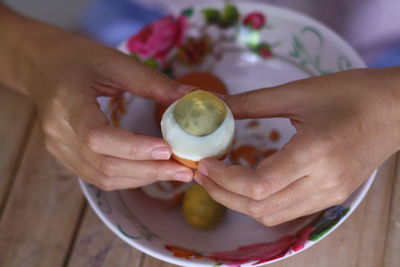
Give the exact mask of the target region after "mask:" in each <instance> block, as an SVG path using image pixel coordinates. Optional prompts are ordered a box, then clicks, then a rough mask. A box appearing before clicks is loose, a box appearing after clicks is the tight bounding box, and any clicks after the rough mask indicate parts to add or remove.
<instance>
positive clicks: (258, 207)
mask: <svg viewBox="0 0 400 267" xmlns="http://www.w3.org/2000/svg"><path fill="white" fill-rule="evenodd" d="M263 211H264V210H263V206H262V204H261V203H260V202H259V201H249V202H248V204H247V214H248V215H250V216H251V217H253V218H259V217H260V215H261V213H262V212H263Z"/></svg>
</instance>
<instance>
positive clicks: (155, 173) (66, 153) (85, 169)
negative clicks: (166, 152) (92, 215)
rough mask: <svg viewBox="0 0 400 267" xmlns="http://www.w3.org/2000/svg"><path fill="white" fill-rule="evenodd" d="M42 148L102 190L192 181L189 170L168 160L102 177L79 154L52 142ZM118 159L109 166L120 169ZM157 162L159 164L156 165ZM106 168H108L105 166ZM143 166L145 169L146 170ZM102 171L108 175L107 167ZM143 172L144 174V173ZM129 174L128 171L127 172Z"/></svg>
mask: <svg viewBox="0 0 400 267" xmlns="http://www.w3.org/2000/svg"><path fill="white" fill-rule="evenodd" d="M46 144H47V145H46V146H47V147H48V150H49V151H50V152H51V153H52V154H53V155H54V156H55V157H56V159H57V160H59V161H60V162H62V163H64V164H65V165H66V167H67V168H69V169H70V170H72V171H73V172H74V173H75V174H77V175H78V176H79V177H81V178H82V179H84V180H85V181H87V182H88V183H90V184H93V185H96V186H97V187H99V188H101V189H103V190H117V189H126V188H136V187H139V186H144V185H148V184H151V183H153V182H156V181H159V180H178V181H182V182H189V181H191V180H192V177H193V173H192V170H190V169H188V168H186V167H183V166H181V165H179V164H177V163H174V162H172V161H169V162H154V164H148V165H146V164H144V165H145V166H144V167H143V166H142V164H141V166H140V167H139V170H138V171H136V172H134V174H133V176H134V177H131V176H126V173H124V172H120V173H113V175H108V174H105V173H104V171H100V170H98V169H97V168H95V167H93V166H92V165H91V164H90V163H89V162H88V161H86V159H85V158H83V157H82V156H81V155H80V154H79V153H76V152H75V151H74V150H72V149H71V148H69V147H67V146H65V145H63V144H55V143H54V142H52V141H47V142H46ZM119 163H120V161H119V160H116V161H115V163H114V162H113V164H116V165H112V166H113V168H114V167H117V168H118V167H120V166H119V165H118V164H119ZM158 163H162V164H161V166H159V164H158ZM108 166H110V165H108ZM146 167H147V168H146ZM107 168H108V169H105V170H106V171H107V172H109V171H110V170H112V169H110V167H107ZM145 169H147V171H145ZM131 172H132V171H131Z"/></svg>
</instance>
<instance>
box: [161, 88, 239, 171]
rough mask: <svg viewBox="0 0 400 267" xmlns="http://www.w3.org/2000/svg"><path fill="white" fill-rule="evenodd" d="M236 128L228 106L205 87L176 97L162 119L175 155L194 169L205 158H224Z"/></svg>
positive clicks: (165, 134) (167, 138) (166, 136)
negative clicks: (178, 97) (205, 89)
mask: <svg viewBox="0 0 400 267" xmlns="http://www.w3.org/2000/svg"><path fill="white" fill-rule="evenodd" d="M234 130H235V126H234V119H233V116H232V112H231V111H230V109H229V108H228V106H227V105H226V104H225V103H224V102H223V101H222V100H220V99H219V98H218V97H216V96H215V95H213V94H212V93H210V92H207V91H204V90H196V91H193V92H190V93H188V94H186V95H185V96H183V97H182V98H180V99H178V100H176V101H175V102H174V103H172V104H171V105H170V106H169V107H168V108H167V110H166V111H165V112H164V114H163V116H162V120H161V132H162V135H163V138H164V140H166V141H167V142H168V143H169V144H170V146H171V149H172V153H173V154H172V156H173V158H174V159H175V160H177V161H178V162H180V163H182V164H183V165H185V166H188V167H190V168H193V169H196V168H197V164H198V162H199V161H200V160H202V159H204V158H217V159H221V158H223V157H224V156H225V155H226V154H227V153H228V152H229V150H230V148H231V145H232V141H233V136H234Z"/></svg>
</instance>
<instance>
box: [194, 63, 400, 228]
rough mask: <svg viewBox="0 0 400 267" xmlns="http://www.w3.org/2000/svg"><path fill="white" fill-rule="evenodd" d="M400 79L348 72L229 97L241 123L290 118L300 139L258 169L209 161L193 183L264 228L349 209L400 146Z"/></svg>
mask: <svg viewBox="0 0 400 267" xmlns="http://www.w3.org/2000/svg"><path fill="white" fill-rule="evenodd" d="M399 77H400V68H390V69H380V70H351V71H346V72H341V73H336V74H331V75H324V76H320V77H316V78H310V79H304V80H301V81H296V82H292V83H288V84H284V85H282V86H278V87H274V88H265V89H260V90H255V91H250V92H246V93H243V94H239V95H234V96H229V97H227V98H226V99H225V101H226V103H227V104H228V105H229V106H230V107H231V109H232V111H233V113H234V115H235V117H236V118H238V119H247V118H270V117H286V118H289V119H290V120H291V122H292V124H293V125H294V126H295V128H296V130H297V133H296V134H295V135H294V136H293V137H292V138H291V140H290V141H289V142H288V143H287V144H286V145H285V146H284V147H283V149H282V150H281V151H279V152H278V153H275V154H274V155H272V156H270V157H268V158H266V159H264V160H263V161H261V163H260V164H259V165H258V166H257V168H256V169H255V170H252V169H248V168H245V167H242V166H239V165H232V166H229V165H227V164H226V163H224V162H221V161H217V160H213V159H206V160H202V161H201V162H200V165H199V171H198V172H197V173H196V175H195V180H196V181H197V182H198V183H200V184H202V185H203V186H204V188H205V189H206V190H207V191H208V193H209V194H210V195H211V197H212V198H214V199H215V200H216V201H218V202H220V203H222V204H223V205H225V206H227V207H228V208H231V209H233V210H237V211H240V212H242V213H245V214H248V215H250V216H251V217H253V218H255V219H256V220H258V221H259V222H260V223H262V224H264V225H267V226H274V225H277V224H280V223H283V222H286V221H289V220H292V219H295V218H298V217H301V216H305V215H309V214H312V213H315V212H317V211H320V210H323V209H325V208H327V207H330V206H333V205H337V204H340V203H342V202H344V201H345V200H346V199H347V198H348V197H349V196H350V195H351V193H352V192H353V191H354V190H355V189H356V188H357V187H359V186H360V185H361V184H362V183H363V182H364V181H365V180H366V179H367V178H368V176H369V175H370V174H371V173H372V172H373V170H374V169H376V168H377V167H378V166H379V165H380V164H382V162H383V161H384V160H385V159H386V158H388V157H389V156H390V155H391V154H392V153H394V152H396V151H397V150H398V149H399V147H400V78H399Z"/></svg>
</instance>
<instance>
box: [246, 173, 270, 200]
mask: <svg viewBox="0 0 400 267" xmlns="http://www.w3.org/2000/svg"><path fill="white" fill-rule="evenodd" d="M247 187H248V192H249V197H250V198H251V199H254V200H263V199H264V198H266V197H267V196H268V195H269V192H271V188H272V185H271V179H262V178H257V179H256V180H253V179H250V180H249V182H248V185H247Z"/></svg>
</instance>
